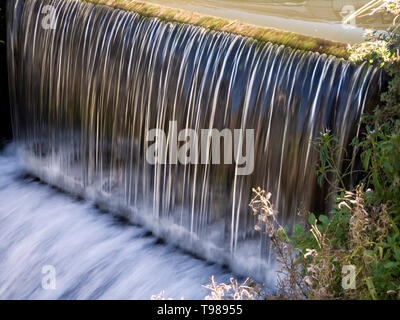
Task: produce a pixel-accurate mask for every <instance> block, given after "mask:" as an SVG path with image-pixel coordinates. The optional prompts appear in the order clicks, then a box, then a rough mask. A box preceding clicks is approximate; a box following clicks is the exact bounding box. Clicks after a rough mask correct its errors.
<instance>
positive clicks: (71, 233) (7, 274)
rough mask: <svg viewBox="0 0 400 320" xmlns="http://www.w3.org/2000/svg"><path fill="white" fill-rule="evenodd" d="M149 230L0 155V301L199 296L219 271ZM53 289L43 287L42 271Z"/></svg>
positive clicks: (224, 276) (11, 157) (12, 157)
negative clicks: (50, 272)
mask: <svg viewBox="0 0 400 320" xmlns="http://www.w3.org/2000/svg"><path fill="white" fill-rule="evenodd" d="M156 241H157V240H156V238H155V237H152V236H148V235H147V234H146V230H144V229H142V228H140V227H136V226H132V225H127V224H124V223H120V222H119V221H118V220H116V219H114V218H113V217H112V215H111V214H102V213H101V212H100V211H98V210H97V209H95V207H94V205H93V203H90V202H87V201H79V200H77V199H75V198H73V197H71V196H69V195H67V194H64V193H61V192H59V191H57V190H55V189H53V188H51V187H50V186H48V185H45V184H43V183H40V182H39V181H35V180H34V179H33V178H31V177H29V176H27V175H25V172H24V170H23V169H22V167H21V166H20V165H19V164H18V159H17V157H16V156H15V155H14V154H13V153H12V152H11V151H8V152H6V153H2V154H0V299H149V298H150V297H151V295H153V294H157V293H159V292H160V291H162V290H165V296H166V297H172V298H176V299H180V298H181V297H184V298H185V299H202V298H204V296H205V295H206V294H207V292H206V291H205V289H203V288H202V285H203V284H206V283H208V277H209V276H211V275H215V276H216V278H217V280H218V281H228V279H229V277H230V275H229V274H227V273H226V271H224V269H222V268H220V267H218V266H216V265H211V264H208V263H206V262H205V261H203V260H199V259H196V258H194V257H193V256H190V255H187V254H185V253H183V252H182V251H181V250H179V249H176V248H175V247H173V246H169V245H160V244H157V243H156ZM45 265H52V266H54V268H55V270H56V289H55V290H44V289H43V288H42V278H43V277H44V276H45V275H44V274H42V267H43V266H45Z"/></svg>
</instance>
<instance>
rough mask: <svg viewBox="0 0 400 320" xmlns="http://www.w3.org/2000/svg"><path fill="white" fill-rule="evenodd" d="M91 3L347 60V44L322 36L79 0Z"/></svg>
mask: <svg viewBox="0 0 400 320" xmlns="http://www.w3.org/2000/svg"><path fill="white" fill-rule="evenodd" d="M80 1H82V2H88V3H92V4H102V5H107V6H111V7H114V8H117V9H121V10H126V11H132V12H136V13H138V14H140V15H142V16H145V17H155V18H159V19H161V20H165V21H171V22H176V23H186V24H191V25H194V26H199V27H203V28H205V29H209V30H214V31H223V32H228V33H232V34H237V35H241V36H245V37H249V38H252V39H255V40H257V41H258V42H260V43H265V42H272V43H274V44H278V45H284V46H287V47H290V48H293V49H298V50H304V51H313V52H319V53H321V54H327V55H333V56H336V57H338V58H344V59H348V57H349V53H348V52H347V44H345V43H342V42H336V41H331V40H327V39H322V38H315V37H310V36H306V35H301V34H296V33H293V32H288V31H283V30H279V29H274V28H266V27H260V26H255V25H251V24H247V23H242V22H240V21H237V20H228V19H223V18H217V17H213V16H206V15H202V14H199V13H196V12H190V11H187V10H182V9H175V8H169V7H165V6H160V5H156V4H151V3H145V2H140V1H134V0H80Z"/></svg>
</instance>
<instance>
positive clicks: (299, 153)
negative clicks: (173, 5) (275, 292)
mask: <svg viewBox="0 0 400 320" xmlns="http://www.w3.org/2000/svg"><path fill="white" fill-rule="evenodd" d="M9 2H10V5H9V10H8V37H9V38H8V42H9V52H8V54H9V70H10V84H11V101H12V111H13V119H14V123H13V124H14V136H15V140H16V141H17V143H18V144H19V146H20V149H21V150H20V151H21V157H22V159H23V161H24V164H25V166H26V168H27V169H28V170H30V171H31V172H32V173H33V174H35V175H37V176H39V177H40V178H41V179H43V180H45V181H47V182H49V183H52V184H55V185H58V186H59V187H61V188H63V189H65V190H68V191H71V192H74V193H77V194H80V195H82V196H85V197H87V198H89V199H95V200H96V201H98V202H100V203H102V204H103V205H105V206H107V207H111V208H113V210H114V211H115V212H118V213H120V214H124V215H127V216H128V217H129V218H130V219H132V221H134V222H136V223H141V224H143V225H145V226H146V227H148V228H149V229H151V230H152V231H154V232H155V233H156V234H158V235H160V236H163V237H165V238H167V239H169V241H173V242H175V243H177V244H178V245H180V246H182V247H184V248H186V249H189V250H191V251H195V252H196V253H197V254H199V255H201V256H202V257H204V258H207V259H211V260H214V261H217V262H220V263H229V264H230V265H231V266H232V268H233V269H235V270H236V271H238V270H239V271H241V272H245V273H249V274H251V275H253V276H254V277H256V278H258V279H266V270H265V268H267V269H268V268H269V267H268V263H264V262H265V260H266V259H264V257H267V251H268V250H267V246H266V245H265V243H266V242H265V239H261V237H260V235H259V234H258V233H257V232H256V231H255V230H254V224H255V219H254V217H253V216H252V214H251V212H250V210H249V207H248V203H249V201H250V198H251V190H252V187H257V186H260V187H262V188H264V189H265V190H267V191H270V192H271V193H272V195H273V197H272V200H273V203H274V204H275V206H276V207H277V209H278V210H279V214H280V217H281V219H282V221H283V222H285V223H286V224H289V225H292V224H293V223H294V222H295V220H296V212H297V209H298V208H299V207H303V208H305V209H310V208H313V206H314V205H315V204H316V203H319V202H321V199H320V194H321V192H320V191H319V190H318V188H317V186H316V178H315V170H316V164H317V160H318V154H317V152H316V151H315V150H314V148H313V146H312V144H311V141H312V140H314V139H315V138H317V137H318V136H319V134H320V132H321V131H323V130H325V129H327V128H328V129H330V130H332V132H333V133H334V134H336V135H337V136H338V137H339V141H340V143H341V145H343V146H347V145H348V144H349V141H350V140H351V139H352V137H353V136H354V135H356V134H357V132H358V130H359V120H360V115H361V114H362V112H363V111H364V110H365V109H366V108H368V103H369V102H370V101H372V100H373V99H374V98H375V97H376V95H377V93H378V91H379V86H380V72H379V71H378V70H377V69H374V68H372V67H369V66H367V65H352V64H350V63H349V62H347V61H345V60H339V59H337V58H335V57H332V56H331V57H327V56H325V55H320V54H318V53H311V52H302V51H295V50H291V49H288V48H285V47H283V46H276V45H273V44H271V43H267V44H264V45H260V44H258V43H257V42H256V41H254V40H252V39H248V38H245V37H241V36H237V35H232V34H229V33H223V32H215V31H210V30H205V29H203V28H200V27H195V26H190V25H185V24H174V23H168V22H165V21H160V20H159V19H157V18H145V17H142V16H140V15H138V14H137V13H134V12H126V11H122V10H117V9H112V8H110V7H107V6H100V5H97V6H96V5H93V4H88V3H83V2H80V1H73V0H71V1H65V0H25V1H22V0H13V1H9ZM45 5H52V6H53V7H54V8H55V9H56V10H55V13H56V25H55V29H46V28H43V24H42V22H43V18H44V17H45V16H46V15H45V14H43V13H42V12H43V7H44V6H45ZM170 121H176V123H177V126H178V131H179V130H180V129H183V128H191V129H194V130H195V131H196V132H197V133H199V135H200V130H201V129H209V128H215V129H218V130H222V129H224V128H228V129H231V130H233V129H241V130H245V129H254V139H255V140H254V141H255V149H254V171H253V172H252V173H251V174H250V175H242V176H239V175H236V174H235V172H236V170H237V169H238V168H237V166H236V165H235V164H230V165H229V164H227V165H216V164H215V165H214V164H211V165H210V164H197V165H196V164H186V165H182V164H157V165H151V164H149V163H148V162H147V161H146V150H147V148H148V147H149V145H150V143H146V140H145V135H146V132H148V130H149V129H153V128H160V129H163V130H164V131H165V132H166V133H167V135H168V132H169V131H168V129H169V122H170ZM210 154H211V153H210ZM344 157H345V156H344V155H343V157H340V159H338V161H342V160H343V158H344ZM55 214H56V213H55ZM44 223H45V222H44Z"/></svg>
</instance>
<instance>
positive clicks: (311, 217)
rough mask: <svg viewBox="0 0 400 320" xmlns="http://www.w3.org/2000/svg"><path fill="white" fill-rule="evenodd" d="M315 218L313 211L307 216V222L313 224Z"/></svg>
mask: <svg viewBox="0 0 400 320" xmlns="http://www.w3.org/2000/svg"><path fill="white" fill-rule="evenodd" d="M316 220H317V219H316V218H315V215H314V213H311V214H310V216H309V217H308V223H309V224H311V225H314V224H315V221H316Z"/></svg>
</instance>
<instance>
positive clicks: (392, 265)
mask: <svg viewBox="0 0 400 320" xmlns="http://www.w3.org/2000/svg"><path fill="white" fill-rule="evenodd" d="M398 265H400V262H393V261H390V262H386V263H385V264H384V265H383V267H384V268H385V269H391V268H395V267H397V266H398Z"/></svg>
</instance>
